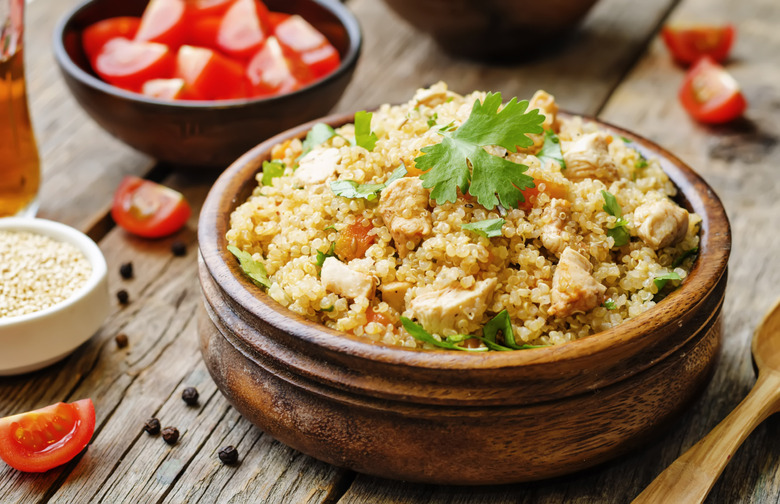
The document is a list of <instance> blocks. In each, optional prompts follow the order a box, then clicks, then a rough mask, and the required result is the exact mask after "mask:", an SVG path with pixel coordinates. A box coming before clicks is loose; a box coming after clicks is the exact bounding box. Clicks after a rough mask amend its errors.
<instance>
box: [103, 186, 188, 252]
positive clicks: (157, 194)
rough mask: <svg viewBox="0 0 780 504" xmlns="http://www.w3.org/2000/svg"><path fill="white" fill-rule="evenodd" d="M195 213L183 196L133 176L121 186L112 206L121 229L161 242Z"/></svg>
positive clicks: (115, 219) (112, 212)
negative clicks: (161, 238)
mask: <svg viewBox="0 0 780 504" xmlns="http://www.w3.org/2000/svg"><path fill="white" fill-rule="evenodd" d="M191 213H192V210H191V209H190V205H189V203H187V200H185V199H184V196H182V194H181V193H180V192H177V191H174V190H173V189H171V188H168V187H165V186H164V185H161V184H157V183H155V182H151V181H149V180H144V179H141V178H138V177H133V176H127V177H125V178H124V180H122V183H121V184H119V187H118V188H117V190H116V193H115V194H114V202H113V204H112V206H111V217H113V219H114V221H115V222H116V223H117V224H119V226H121V227H122V228H123V229H125V231H129V232H130V233H133V234H136V235H138V236H143V237H145V238H160V237H162V236H167V235H169V234H172V233H174V232H176V231H178V230H179V229H181V227H182V226H184V224H185V223H186V222H187V219H189V217H190V214H191Z"/></svg>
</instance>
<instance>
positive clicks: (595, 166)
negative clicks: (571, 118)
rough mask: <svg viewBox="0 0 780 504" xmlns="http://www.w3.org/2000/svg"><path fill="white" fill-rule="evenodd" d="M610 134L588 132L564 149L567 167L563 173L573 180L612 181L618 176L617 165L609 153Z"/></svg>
mask: <svg viewBox="0 0 780 504" xmlns="http://www.w3.org/2000/svg"><path fill="white" fill-rule="evenodd" d="M607 138H608V135H606V134H605V133H603V132H598V133H588V134H587V135H583V136H581V137H580V138H579V139H577V140H575V141H574V142H571V143H569V144H568V146H566V147H565V148H564V149H563V160H564V161H565V162H566V169H565V170H563V174H564V175H566V177H567V178H569V179H571V180H579V179H585V178H595V179H600V180H606V181H611V180H615V179H617V178H618V171H617V167H615V163H614V162H613V161H612V158H611V157H610V155H609V143H608V142H607Z"/></svg>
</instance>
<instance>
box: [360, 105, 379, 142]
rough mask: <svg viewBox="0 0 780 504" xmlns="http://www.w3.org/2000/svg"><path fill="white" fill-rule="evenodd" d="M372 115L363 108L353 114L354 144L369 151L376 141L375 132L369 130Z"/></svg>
mask: <svg viewBox="0 0 780 504" xmlns="http://www.w3.org/2000/svg"><path fill="white" fill-rule="evenodd" d="M373 116H374V114H372V113H371V112H366V111H365V110H361V111H360V112H358V113H356V114H355V144H356V145H359V146H360V147H363V148H364V149H366V150H367V151H369V152H370V151H372V150H374V147H376V141H377V137H376V134H375V133H374V132H373V131H371V118H372V117H373Z"/></svg>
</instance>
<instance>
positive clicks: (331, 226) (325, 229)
mask: <svg viewBox="0 0 780 504" xmlns="http://www.w3.org/2000/svg"><path fill="white" fill-rule="evenodd" d="M328 229H332V230H334V231H336V226H334V225H333V224H331V225H330V226H327V227H324V228H322V230H323V231H327V230H328Z"/></svg>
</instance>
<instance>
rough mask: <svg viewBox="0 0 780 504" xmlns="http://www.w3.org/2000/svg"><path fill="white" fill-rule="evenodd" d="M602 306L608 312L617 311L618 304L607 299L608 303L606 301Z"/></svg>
mask: <svg viewBox="0 0 780 504" xmlns="http://www.w3.org/2000/svg"><path fill="white" fill-rule="evenodd" d="M601 306H603V307H604V308H606V309H607V310H617V304H616V303H615V302H614V301H612V300H611V299H607V300H606V301H604V302H603V303H602V304H601Z"/></svg>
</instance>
